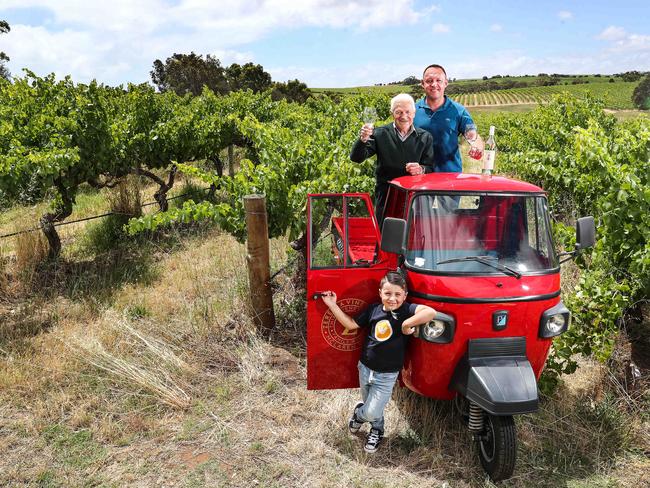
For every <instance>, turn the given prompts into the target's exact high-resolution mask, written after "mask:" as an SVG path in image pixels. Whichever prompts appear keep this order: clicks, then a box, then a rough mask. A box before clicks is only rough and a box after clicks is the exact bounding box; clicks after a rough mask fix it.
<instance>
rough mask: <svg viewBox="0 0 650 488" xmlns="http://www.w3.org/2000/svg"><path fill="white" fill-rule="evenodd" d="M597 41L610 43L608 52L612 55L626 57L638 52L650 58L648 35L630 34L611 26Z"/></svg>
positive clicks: (649, 38) (649, 37) (620, 28)
mask: <svg viewBox="0 0 650 488" xmlns="http://www.w3.org/2000/svg"><path fill="white" fill-rule="evenodd" d="M596 39H599V40H602V41H609V42H610V47H609V48H608V49H607V51H608V52H611V53H619V55H622V56H626V55H630V54H632V53H635V52H636V53H637V54H638V53H642V54H645V55H648V56H650V35H647V34H629V33H628V32H627V31H626V30H625V29H623V28H622V27H617V26H614V25H610V26H609V27H607V28H606V29H605V30H603V31H602V32H601V33H600V34H598V35H597V36H596Z"/></svg>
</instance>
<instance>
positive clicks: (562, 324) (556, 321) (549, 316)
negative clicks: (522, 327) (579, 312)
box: [539, 302, 571, 338]
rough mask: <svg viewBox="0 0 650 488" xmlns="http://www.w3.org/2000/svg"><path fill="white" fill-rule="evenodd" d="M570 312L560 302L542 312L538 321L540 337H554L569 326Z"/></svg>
mask: <svg viewBox="0 0 650 488" xmlns="http://www.w3.org/2000/svg"><path fill="white" fill-rule="evenodd" d="M570 319H571V312H569V309H568V308H566V307H565V306H564V303H562V302H560V303H558V304H557V305H555V306H554V307H552V308H549V309H548V310H546V311H545V312H544V313H543V314H542V318H541V320H540V323H539V336H540V337H542V338H549V337H555V336H558V335H560V334H561V333H562V332H564V331H565V330H567V329H568V328H569V322H570Z"/></svg>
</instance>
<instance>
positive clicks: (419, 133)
mask: <svg viewBox="0 0 650 488" xmlns="http://www.w3.org/2000/svg"><path fill="white" fill-rule="evenodd" d="M375 154H376V155H377V164H376V166H375V176H376V177H377V185H379V186H383V185H385V184H387V183H388V182H389V181H390V180H392V179H393V178H398V177H400V176H406V175H407V174H408V173H407V172H406V163H411V162H416V163H420V164H421V165H422V166H423V167H424V172H425V173H432V172H433V136H432V135H431V134H429V133H428V132H427V131H425V130H423V129H419V128H417V127H416V128H415V131H413V132H412V133H411V134H410V135H409V136H408V137H407V138H406V140H405V141H402V140H401V139H400V138H399V135H398V134H397V130H396V129H395V126H394V125H393V123H392V122H391V123H390V124H387V125H382V126H381V127H375V130H374V132H373V134H372V137H371V138H370V139H368V141H367V142H365V143H363V142H361V140H360V139H357V140H356V142H355V143H354V146H352V152H351V154H350V159H351V160H352V161H354V162H355V163H361V162H363V161H365V160H366V159H368V158H369V157H371V156H373V155H375Z"/></svg>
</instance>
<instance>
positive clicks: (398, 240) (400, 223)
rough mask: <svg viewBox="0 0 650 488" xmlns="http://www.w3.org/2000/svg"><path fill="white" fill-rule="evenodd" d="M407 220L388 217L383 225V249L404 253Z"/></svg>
mask: <svg viewBox="0 0 650 488" xmlns="http://www.w3.org/2000/svg"><path fill="white" fill-rule="evenodd" d="M405 241H406V220H404V219H395V218H393V217H386V218H385V219H384V223H383V225H382V227H381V250H382V251H386V252H392V253H395V254H404V243H405Z"/></svg>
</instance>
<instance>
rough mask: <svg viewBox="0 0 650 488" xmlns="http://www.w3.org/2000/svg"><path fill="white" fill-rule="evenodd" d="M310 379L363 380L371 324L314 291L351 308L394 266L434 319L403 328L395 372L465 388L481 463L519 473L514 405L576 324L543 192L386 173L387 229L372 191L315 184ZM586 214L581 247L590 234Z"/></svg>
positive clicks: (515, 184) (442, 390)
mask: <svg viewBox="0 0 650 488" xmlns="http://www.w3.org/2000/svg"><path fill="white" fill-rule="evenodd" d="M307 211H308V243H309V246H308V266H307V268H308V270H307V297H308V300H307V303H308V304H307V387H308V388H309V389H315V390H317V389H333V388H355V387H358V386H359V384H358V373H357V367H356V365H357V362H358V360H359V355H360V351H361V346H362V343H363V339H364V333H363V331H362V332H360V333H357V332H358V331H351V332H350V331H346V329H344V328H343V326H341V325H340V324H339V323H338V322H337V321H336V319H335V318H334V316H333V315H332V313H331V312H330V311H329V309H328V308H327V306H326V305H325V304H324V303H323V301H322V300H320V293H321V292H322V291H324V290H333V291H335V292H336V294H337V295H338V297H339V302H338V303H339V306H340V307H341V308H342V309H343V311H345V312H346V313H348V315H351V316H354V315H355V314H356V313H358V312H359V311H361V310H363V309H364V308H365V307H367V306H368V305H369V304H371V303H374V302H376V301H378V289H379V280H380V279H381V278H382V277H383V276H384V275H385V274H386V272H387V271H389V270H395V269H399V270H401V272H402V273H403V274H404V275H405V276H406V280H407V284H408V289H409V294H408V296H409V301H411V302H413V303H423V304H427V305H430V306H432V307H433V308H435V309H436V311H438V315H437V316H436V318H435V319H434V320H433V321H431V322H430V323H428V324H425V325H423V326H421V327H419V330H418V331H417V332H416V334H415V337H413V338H411V339H410V341H409V345H408V349H407V353H406V359H405V364H404V367H403V369H402V371H401V375H400V383H401V384H402V385H404V386H406V387H407V388H409V389H411V390H412V391H414V392H416V393H418V394H421V395H424V396H426V397H430V398H435V399H446V400H451V399H454V398H455V397H457V396H458V397H459V398H461V399H466V402H465V403H466V404H468V409H467V411H466V414H467V417H468V427H469V430H470V431H471V432H472V433H473V434H474V435H473V437H474V440H475V441H476V442H477V444H478V455H479V458H480V461H481V464H482V466H483V468H484V469H485V471H486V472H487V473H488V474H489V475H490V477H491V478H492V479H493V480H495V481H497V480H501V479H505V478H508V477H510V476H511V475H512V472H513V469H514V465H515V457H516V432H515V424H514V421H513V415H516V414H522V413H530V412H534V411H536V410H537V408H538V392H537V380H538V379H539V376H540V374H541V372H542V369H543V367H544V363H545V361H546V358H547V356H548V352H549V348H550V346H551V342H552V340H553V337H555V336H558V335H559V334H561V333H563V332H564V331H565V330H566V329H567V327H568V326H569V318H570V313H569V310H567V308H566V307H565V306H564V304H563V303H562V301H561V299H560V259H559V256H558V253H557V252H556V250H555V248H554V245H553V241H552V236H551V228H550V218H549V212H548V204H547V199H546V195H545V193H544V191H543V190H542V189H540V188H538V187H537V186H535V185H532V184H529V183H525V182H521V181H517V180H513V179H509V178H504V177H499V176H489V175H476V174H466V173H461V174H452V173H432V174H427V175H421V176H407V177H402V178H397V179H395V180H393V181H392V182H391V184H390V188H389V192H388V196H387V200H386V206H385V208H384V218H385V220H384V222H383V228H382V232H381V233H380V229H379V226H378V224H377V221H376V218H375V216H374V211H373V207H372V203H371V200H370V197H369V195H368V194H365V193H346V194H316V195H309V197H308V206H307ZM594 234H595V230H594V221H593V218H592V217H585V218H583V219H579V220H578V227H577V238H576V242H577V244H576V251H574V252H573V253H566V254H568V255H573V254H575V253H576V252H578V251H579V250H580V249H584V248H586V247H590V246H592V245H593V243H594Z"/></svg>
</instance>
